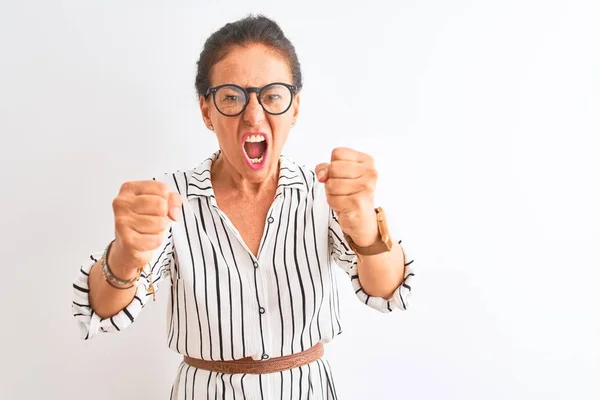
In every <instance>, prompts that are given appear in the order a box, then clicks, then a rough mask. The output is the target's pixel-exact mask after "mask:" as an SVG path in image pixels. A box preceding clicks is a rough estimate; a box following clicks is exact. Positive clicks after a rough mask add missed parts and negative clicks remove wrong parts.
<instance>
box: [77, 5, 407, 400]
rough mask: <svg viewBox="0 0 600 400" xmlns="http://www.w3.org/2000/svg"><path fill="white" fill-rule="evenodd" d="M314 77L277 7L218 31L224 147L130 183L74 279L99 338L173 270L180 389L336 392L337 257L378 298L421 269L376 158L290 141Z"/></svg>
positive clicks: (395, 292)
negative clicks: (397, 235) (391, 219)
mask: <svg viewBox="0 0 600 400" xmlns="http://www.w3.org/2000/svg"><path fill="white" fill-rule="evenodd" d="M301 87H302V78H301V73H300V64H299V62H298V59H297V56H296V53H295V50H294V47H293V46H292V44H291V43H290V42H289V41H288V39H287V38H286V37H285V36H284V34H283V32H282V31H281V30H280V28H279V26H278V25H277V24H276V23H275V22H273V21H271V20H269V19H267V18H265V17H262V16H259V17H247V18H245V19H242V20H240V21H237V22H235V23H231V24H227V25H225V26H224V27H223V28H222V29H220V30H219V31H217V32H216V33H214V34H213V35H212V36H211V37H210V38H209V39H208V40H207V42H206V43H205V47H204V50H203V51H202V53H201V55H200V59H199V61H198V72H197V77H196V89H197V92H198V95H199V101H200V108H201V111H202V116H203V119H204V122H205V124H206V126H207V127H208V128H209V129H210V130H212V131H214V133H215V134H216V136H217V138H218V141H219V147H220V149H219V150H218V151H216V152H215V153H214V154H213V155H212V156H210V157H209V158H208V159H206V160H205V161H204V162H203V163H202V164H201V165H199V166H198V167H196V168H195V169H193V170H189V171H185V172H177V173H174V174H168V175H165V176H162V177H160V178H158V179H155V180H150V181H141V182H127V183H124V184H123V185H122V187H121V189H120V192H119V194H118V196H117V197H116V198H115V200H114V201H113V209H114V214H115V239H114V241H112V242H111V243H110V244H109V245H108V246H107V247H106V249H105V251H104V252H103V253H100V254H95V255H94V254H93V255H92V257H91V258H92V260H93V261H90V262H88V263H86V264H85V265H83V267H82V268H81V271H80V274H79V276H78V277H77V279H76V281H75V283H74V296H75V299H74V302H73V314H74V315H75V317H76V319H77V321H78V322H79V325H80V326H81V329H82V336H83V337H84V338H85V339H91V338H92V337H94V336H95V335H96V334H97V333H99V332H115V331H120V330H123V329H125V328H127V326H129V325H130V324H131V323H132V322H133V321H134V320H135V318H136V317H137V316H138V315H139V313H140V312H141V310H142V308H143V307H144V306H145V305H146V304H147V303H148V301H149V299H150V298H153V297H154V295H155V294H156V292H157V291H158V289H159V288H161V289H162V288H163V283H166V282H170V285H165V289H164V291H166V292H167V295H168V296H169V306H168V307H169V309H168V321H167V322H168V324H169V325H168V326H169V329H168V338H167V339H168V346H169V347H170V348H171V349H173V350H174V351H176V352H178V353H180V354H182V355H183V357H184V361H183V362H182V363H181V365H180V367H179V370H178V373H177V376H176V380H175V383H174V384H173V388H172V391H171V398H172V399H180V398H181V399H183V398H187V397H186V396H193V397H190V398H196V399H203V398H211V399H212V398H214V397H215V396H219V397H218V398H225V399H234V398H237V399H271V398H282V396H283V397H285V398H292V399H300V398H302V399H305V398H311V399H330V398H336V390H335V386H334V383H333V380H332V374H331V370H330V366H329V364H328V363H327V361H325V359H324V358H322V354H323V343H327V342H329V341H331V340H332V339H333V338H334V337H335V336H337V335H338V334H339V333H340V332H341V325H340V320H339V307H338V295H337V283H336V279H335V274H334V271H333V270H332V264H331V261H334V262H335V263H336V264H338V265H339V266H340V267H341V268H343V269H344V270H345V271H346V272H347V273H348V275H349V277H350V278H349V280H350V282H351V283H352V285H353V286H354V288H355V291H356V295H357V296H358V298H359V299H360V300H362V301H363V302H364V303H366V304H367V305H368V306H370V307H373V308H375V309H377V310H379V311H381V312H389V311H392V310H395V309H401V310H405V309H406V305H407V303H406V301H407V297H408V296H409V294H410V290H411V288H410V280H411V278H412V276H413V274H412V273H411V266H410V263H405V256H404V253H403V250H402V248H401V246H400V243H399V242H395V241H392V240H391V238H390V236H389V235H388V232H387V229H386V226H385V215H384V213H383V211H382V209H377V210H376V209H375V205H374V203H373V197H374V188H375V182H376V176H377V175H376V172H375V169H374V168H373V160H372V159H371V158H370V157H369V156H367V155H365V154H362V153H360V152H357V151H354V150H351V149H345V148H339V149H335V150H333V152H332V156H331V160H330V162H329V163H323V164H319V165H318V166H317V167H316V170H315V172H313V171H311V170H309V169H307V168H304V167H301V166H298V165H297V164H295V163H294V162H292V161H291V160H289V159H288V158H286V157H284V156H282V155H281V152H282V149H283V146H284V144H285V141H286V139H287V136H288V133H289V131H290V129H291V127H292V126H293V125H294V124H295V122H296V120H297V118H298V111H299V104H300V89H301ZM169 286H170V287H169Z"/></svg>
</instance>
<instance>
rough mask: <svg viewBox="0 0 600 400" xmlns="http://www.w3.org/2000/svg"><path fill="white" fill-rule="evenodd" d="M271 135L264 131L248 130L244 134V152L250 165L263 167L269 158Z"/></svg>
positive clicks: (255, 167)
mask: <svg viewBox="0 0 600 400" xmlns="http://www.w3.org/2000/svg"><path fill="white" fill-rule="evenodd" d="M268 139H269V137H268V135H267V134H266V133H264V132H246V133H244V135H243V136H242V152H243V153H244V158H245V159H246V163H247V164H248V166H249V167H250V168H252V169H254V170H257V169H261V168H262V167H263V166H264V165H265V164H266V160H267V155H268V148H269V140H268Z"/></svg>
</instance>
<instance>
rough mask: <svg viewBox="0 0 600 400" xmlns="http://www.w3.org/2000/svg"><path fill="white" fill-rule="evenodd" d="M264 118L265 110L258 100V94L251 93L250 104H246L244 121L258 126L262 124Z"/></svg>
mask: <svg viewBox="0 0 600 400" xmlns="http://www.w3.org/2000/svg"><path fill="white" fill-rule="evenodd" d="M264 119H265V111H264V110H263V108H262V106H261V105H260V103H259V102H258V94H257V93H250V97H249V99H248V105H247V106H246V110H244V122H246V123H247V124H248V125H251V126H257V125H260V123H261V122H262V121H263V120H264Z"/></svg>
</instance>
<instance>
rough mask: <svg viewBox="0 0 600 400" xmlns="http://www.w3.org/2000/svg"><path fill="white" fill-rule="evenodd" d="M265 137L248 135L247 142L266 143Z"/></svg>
mask: <svg viewBox="0 0 600 400" xmlns="http://www.w3.org/2000/svg"><path fill="white" fill-rule="evenodd" d="M264 141H265V137H264V136H263V135H248V137H247V138H246V142H250V143H254V142H264Z"/></svg>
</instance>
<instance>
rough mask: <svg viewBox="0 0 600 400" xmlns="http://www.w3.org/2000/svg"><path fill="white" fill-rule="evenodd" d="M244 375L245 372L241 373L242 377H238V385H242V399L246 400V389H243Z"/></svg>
mask: <svg viewBox="0 0 600 400" xmlns="http://www.w3.org/2000/svg"><path fill="white" fill-rule="evenodd" d="M245 377H246V374H244V375H242V377H241V378H240V385H241V386H242V394H243V395H244V400H246V390H245V389H244V378H245Z"/></svg>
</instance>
